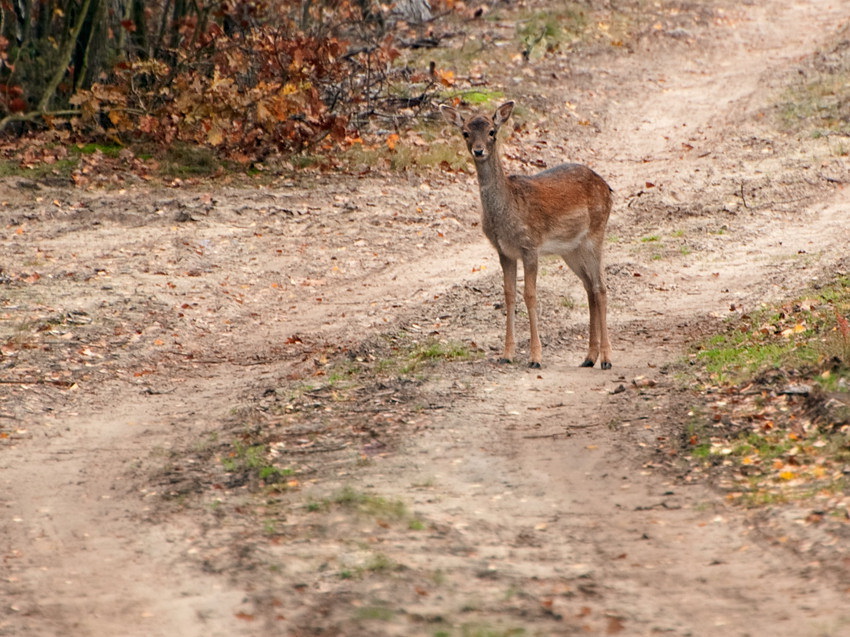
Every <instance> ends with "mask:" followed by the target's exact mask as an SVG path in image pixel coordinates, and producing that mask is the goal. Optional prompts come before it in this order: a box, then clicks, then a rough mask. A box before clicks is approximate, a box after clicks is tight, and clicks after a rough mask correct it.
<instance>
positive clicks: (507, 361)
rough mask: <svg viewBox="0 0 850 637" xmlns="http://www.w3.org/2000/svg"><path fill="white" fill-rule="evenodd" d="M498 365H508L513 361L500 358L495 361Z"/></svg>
mask: <svg viewBox="0 0 850 637" xmlns="http://www.w3.org/2000/svg"><path fill="white" fill-rule="evenodd" d="M496 362H497V363H499V365H510V364H511V363H513V361H512V360H511V359H510V358H506V357H504V356H502V358H500V359H499V360H497V361H496Z"/></svg>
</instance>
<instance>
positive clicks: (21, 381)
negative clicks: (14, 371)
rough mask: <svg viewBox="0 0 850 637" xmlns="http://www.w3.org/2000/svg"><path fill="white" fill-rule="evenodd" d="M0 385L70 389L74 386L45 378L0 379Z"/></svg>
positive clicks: (64, 381)
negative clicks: (49, 386)
mask: <svg viewBox="0 0 850 637" xmlns="http://www.w3.org/2000/svg"><path fill="white" fill-rule="evenodd" d="M0 385H56V386H57V387H71V386H73V385H74V383H72V382H71V381H69V380H49V379H47V378H32V379H29V380H27V379H23V378H0Z"/></svg>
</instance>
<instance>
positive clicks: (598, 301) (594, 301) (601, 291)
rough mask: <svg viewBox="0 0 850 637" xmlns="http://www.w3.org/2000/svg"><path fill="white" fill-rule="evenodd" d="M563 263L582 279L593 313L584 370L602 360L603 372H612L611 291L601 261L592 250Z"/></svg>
mask: <svg viewBox="0 0 850 637" xmlns="http://www.w3.org/2000/svg"><path fill="white" fill-rule="evenodd" d="M564 261H566V263H567V265H568V266H569V267H570V269H571V270H572V271H573V272H575V273H576V274H577V275H578V277H579V278H580V279H581V282H582V284H583V285H584V289H585V291H586V292H587V305H588V308H589V310H590V325H589V330H588V331H589V341H590V343H589V346H588V349H587V357H586V358H585V359H584V361H583V362H582V363H581V367H593V366H594V365H595V364H596V361H597V360H598V359H599V357H600V354H601V357H602V362H601V367H602V369H611V343H610V341H609V339H608V321H607V315H608V291H607V289H606V287H605V280H604V277H603V275H602V267H601V263H600V261H599V259H598V258H597V257H596V256H595V253H594V252H593V251H592V250H579V251H576V252H574V253H572V254H568V255H564Z"/></svg>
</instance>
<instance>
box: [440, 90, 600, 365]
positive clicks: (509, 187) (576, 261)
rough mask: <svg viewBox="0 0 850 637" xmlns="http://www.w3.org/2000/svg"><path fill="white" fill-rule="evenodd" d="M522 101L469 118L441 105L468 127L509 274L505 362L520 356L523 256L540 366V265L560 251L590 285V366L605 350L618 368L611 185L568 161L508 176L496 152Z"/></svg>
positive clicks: (487, 227)
mask: <svg viewBox="0 0 850 637" xmlns="http://www.w3.org/2000/svg"><path fill="white" fill-rule="evenodd" d="M513 108H514V103H513V102H506V103H504V104H502V105H501V106H500V107H499V108H497V109H496V112H495V113H494V115H493V117H492V119H491V118H490V117H487V116H486V115H473V116H471V117H468V118H466V119H464V117H463V116H462V115H461V114H460V113H459V112H458V111H457V110H455V109H454V108H451V107H449V106H441V107H440V112H441V113H442V114H443V117H444V118H445V119H446V121H448V122H449V123H450V124H454V125H455V126H457V127H458V128H460V130H461V132H462V133H463V137H464V139H465V140H466V146H467V148H468V149H469V152H470V153H471V154H472V159H473V161H474V162H475V169H476V171H477V172H478V186H479V189H480V191H481V206H482V208H483V215H482V221H483V223H482V225H483V228H484V234H485V235H487V238H488V239H489V240H490V243H492V244H493V247H495V248H496V251H497V252H498V253H499V262H500V263H501V265H502V273H503V275H504V280H505V309H506V310H507V317H508V318H507V328H506V330H505V350H504V356H503V358H502V361H503V362H510V361H511V360H512V359H513V358H514V353H515V348H516V346H515V344H514V314H515V308H516V275H517V260H518V259H522V266H523V271H524V272H525V289H524V293H523V296H524V298H525V305H526V307H527V308H528V319H529V323H530V324H531V362H530V363H529V367H533V368H539V367H540V361H541V355H542V352H541V346H540V336H539V335H538V332H537V264H538V259H539V256H540V255H541V254H558V255H560V256H561V257H562V258H563V259H564V261H566V263H567V265H568V266H569V267H570V269H571V270H572V271H573V272H575V273H576V274H577V275H578V277H579V278H580V279H581V281H582V283H583V284H584V288H585V290H586V291H587V302H588V305H589V306H590V348H589V349H588V350H587V358H585V360H584V362H583V363H582V364H581V366H582V367H593V365H594V364H595V363H596V360H597V358H599V356H600V355H601V356H602V369H610V368H611V344H610V343H609V341H608V326H607V318H606V316H607V311H608V300H607V298H608V297H607V291H606V289H605V281H604V278H603V271H602V247H603V241H604V237H605V225H606V224H607V223H608V215H609V214H610V212H611V188H610V187H609V186H608V184H606V183H605V181H604V180H603V179H602V178H601V177H600V176H599V175H597V174H596V173H595V172H593V171H592V170H590V168H587V167H586V166H581V165H579V164H562V165H560V166H556V167H554V168H550V169H548V170H545V171H543V172H542V173H539V174H537V175H534V176H531V177H524V176H519V175H511V176H508V177H506V176H505V173H504V170H503V169H502V162H501V160H500V159H499V156H498V154H497V152H496V136H497V134H498V132H499V127H500V126H501V125H502V124H504V123H505V122H506V121H507V120H508V118H509V117H510V116H511V112H512V111H513Z"/></svg>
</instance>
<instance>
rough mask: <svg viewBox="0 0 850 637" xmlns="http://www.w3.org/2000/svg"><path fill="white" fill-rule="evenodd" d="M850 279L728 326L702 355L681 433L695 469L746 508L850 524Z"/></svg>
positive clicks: (697, 355) (694, 361) (701, 348)
mask: <svg viewBox="0 0 850 637" xmlns="http://www.w3.org/2000/svg"><path fill="white" fill-rule="evenodd" d="M848 317H850V278H848V276H847V275H846V274H844V275H842V276H839V277H837V278H836V279H835V280H834V281H831V282H829V283H827V284H826V285H824V286H822V287H818V288H814V289H812V290H810V291H809V292H808V293H807V294H806V295H804V296H801V297H799V298H797V299H794V300H791V301H788V302H786V303H783V304H781V305H776V306H765V307H763V308H760V309H758V310H756V311H753V312H748V313H746V314H744V315H743V316H740V317H739V318H737V319H735V320H733V321H730V323H729V325H728V327H727V329H726V330H725V331H723V332H722V333H720V334H717V335H715V336H712V337H709V338H707V339H705V340H703V341H702V342H701V343H699V344H698V345H696V346H695V347H694V351H693V353H692V354H691V358H690V365H689V371H688V372H687V374H686V376H687V377H688V378H689V379H693V380H695V381H696V382H697V383H698V386H699V388H700V389H699V391H698V392H697V393H696V394H695V395H694V399H695V402H694V406H693V409H692V410H691V411H690V412H689V413H688V417H689V420H688V422H687V423H686V427H685V429H684V430H683V431H682V442H683V448H684V449H685V450H686V451H687V453H688V455H689V456H690V462H691V463H692V465H693V467H694V470H695V471H697V472H699V473H706V474H708V475H709V476H710V477H711V479H712V480H713V481H715V483H716V484H717V485H718V486H720V487H721V488H722V489H723V490H724V491H725V492H726V493H727V496H728V498H729V499H730V501H734V502H739V503H742V504H744V505H747V506H757V505H763V504H774V503H778V502H789V501H798V500H800V501H810V502H811V504H812V505H813V510H814V511H816V512H817V513H815V514H814V515H817V516H824V515H829V516H836V517H838V518H840V519H844V520H847V519H850V512H848V508H847V505H848V499H847V496H848V495H850V321H848Z"/></svg>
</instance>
